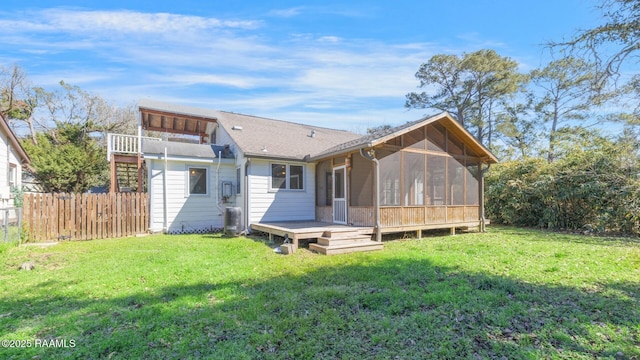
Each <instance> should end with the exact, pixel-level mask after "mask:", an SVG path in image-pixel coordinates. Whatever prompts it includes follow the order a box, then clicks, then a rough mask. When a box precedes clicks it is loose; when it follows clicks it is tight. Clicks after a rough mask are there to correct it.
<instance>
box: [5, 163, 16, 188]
mask: <svg viewBox="0 0 640 360" xmlns="http://www.w3.org/2000/svg"><path fill="white" fill-rule="evenodd" d="M7 175H8V177H9V178H8V181H7V183H8V185H9V187H14V186H18V165H16V164H13V163H9V171H8V174H7Z"/></svg>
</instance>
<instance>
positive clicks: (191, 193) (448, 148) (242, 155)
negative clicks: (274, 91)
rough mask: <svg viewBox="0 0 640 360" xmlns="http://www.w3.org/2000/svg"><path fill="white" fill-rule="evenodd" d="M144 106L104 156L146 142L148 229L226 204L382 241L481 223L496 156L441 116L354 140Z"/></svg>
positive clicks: (252, 217) (202, 227)
mask: <svg viewBox="0 0 640 360" xmlns="http://www.w3.org/2000/svg"><path fill="white" fill-rule="evenodd" d="M139 109H140V125H139V133H140V137H135V136H133V137H131V136H130V137H128V139H129V140H123V139H124V138H125V136H123V135H114V134H110V140H109V143H110V146H109V148H110V155H109V157H110V159H111V161H112V169H114V171H116V170H115V169H117V163H118V159H117V157H118V156H121V154H123V151H122V149H118V148H117V147H118V146H116V144H124V143H127V141H128V142H129V143H130V145H127V146H120V147H121V148H127V149H128V150H127V151H125V152H130V153H134V154H135V153H136V152H137V149H138V148H141V149H142V151H141V157H140V160H138V161H137V163H138V164H139V165H138V169H139V171H138V173H139V174H140V177H141V176H142V173H143V168H145V167H146V172H147V187H148V192H149V197H150V206H151V214H150V223H149V228H150V230H151V231H166V232H169V233H179V232H193V231H206V230H207V229H211V228H221V227H223V225H224V224H223V214H224V211H225V207H227V206H230V207H239V208H241V209H242V211H241V212H242V215H243V216H242V223H243V225H244V227H245V228H248V229H251V228H252V227H256V228H257V227H259V226H261V224H265V223H273V222H281V221H289V222H291V221H319V222H324V223H333V224H343V225H352V226H361V227H370V228H372V229H373V230H374V231H375V233H376V234H377V239H378V240H379V239H380V234H382V233H388V232H399V231H421V230H426V229H434V228H451V229H453V228H455V227H478V226H480V227H482V226H484V212H483V187H482V183H483V181H482V166H483V165H485V164H491V163H496V162H497V159H496V158H495V156H494V155H492V154H491V153H490V152H489V151H488V150H487V149H486V148H485V147H483V146H482V145H481V144H480V143H478V142H477V141H476V140H475V139H474V138H473V136H472V135H471V134H470V133H469V132H467V131H466V130H465V129H464V128H463V127H462V126H460V125H459V123H458V122H457V121H455V120H454V119H453V118H452V117H451V116H450V115H449V114H447V113H442V114H439V115H436V116H432V117H428V118H424V119H420V120H418V121H414V122H411V123H407V124H404V125H402V126H399V127H396V128H393V129H389V130H386V131H384V132H382V133H378V134H375V135H368V136H361V135H358V134H354V133H351V132H348V131H343V130H335V129H327V128H323V127H320V126H311V125H302V124H297V123H292V122H286V121H279V120H273V119H266V118H261V117H256V116H249V115H241V114H235V113H229V112H224V111H214V110H207V109H200V108H191V107H184V106H178V105H173V104H166V103H160V102H155V101H149V100H143V101H141V102H140V103H139ZM143 130H153V131H160V132H165V133H180V134H189V135H194V136H195V137H197V139H198V142H199V144H188V143H177V142H171V141H159V139H151V138H142V137H141V134H142V131H143ZM120 162H124V160H123V159H120ZM134 162H135V161H130V163H134ZM143 165H144V166H143ZM113 179H114V180H113V181H114V182H117V177H116V176H114V177H113ZM137 188H138V189H142V186H140V185H138V186H137ZM112 191H117V187H113V188H112Z"/></svg>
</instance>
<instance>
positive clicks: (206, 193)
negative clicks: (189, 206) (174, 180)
mask: <svg viewBox="0 0 640 360" xmlns="http://www.w3.org/2000/svg"><path fill="white" fill-rule="evenodd" d="M196 169H197V170H204V177H205V178H204V181H205V187H204V194H200V193H196V194H192V193H191V170H196ZM186 170H187V171H186V178H185V190H184V193H185V196H209V184H210V181H209V168H207V167H206V166H193V165H187V166H186Z"/></svg>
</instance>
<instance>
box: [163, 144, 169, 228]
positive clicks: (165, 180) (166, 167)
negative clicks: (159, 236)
mask: <svg viewBox="0 0 640 360" xmlns="http://www.w3.org/2000/svg"><path fill="white" fill-rule="evenodd" d="M168 170H169V162H168V160H167V147H166V146H165V147H164V176H163V181H162V187H163V189H162V194H163V199H162V200H163V203H164V204H163V205H164V206H163V216H164V219H163V220H164V221H163V229H162V231H163V232H164V233H166V232H167V230H168V229H167V227H168V226H167V222H168V215H167V177H168V176H167V171H168Z"/></svg>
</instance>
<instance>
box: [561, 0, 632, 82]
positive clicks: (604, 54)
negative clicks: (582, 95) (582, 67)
mask: <svg viewBox="0 0 640 360" xmlns="http://www.w3.org/2000/svg"><path fill="white" fill-rule="evenodd" d="M598 8H599V9H600V10H601V11H602V12H603V17H604V19H605V21H604V23H603V24H601V25H598V26H596V27H594V28H592V29H586V30H582V31H579V32H578V34H577V35H576V36H574V37H573V38H572V39H570V40H568V41H562V42H554V43H551V46H554V47H561V48H568V49H569V50H571V51H574V52H579V53H581V54H583V55H585V56H586V57H588V58H589V59H591V61H593V62H594V63H595V65H596V66H597V69H598V70H599V71H598V73H597V77H596V80H597V81H596V84H597V85H598V87H599V88H603V87H604V85H605V84H606V82H607V80H609V79H610V78H611V77H615V76H616V75H619V70H620V66H621V65H622V64H623V63H624V62H625V61H626V60H627V59H629V58H631V55H632V54H633V53H635V52H637V51H638V50H640V2H638V1H637V0H602V3H601V4H600V5H599V6H598Z"/></svg>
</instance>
